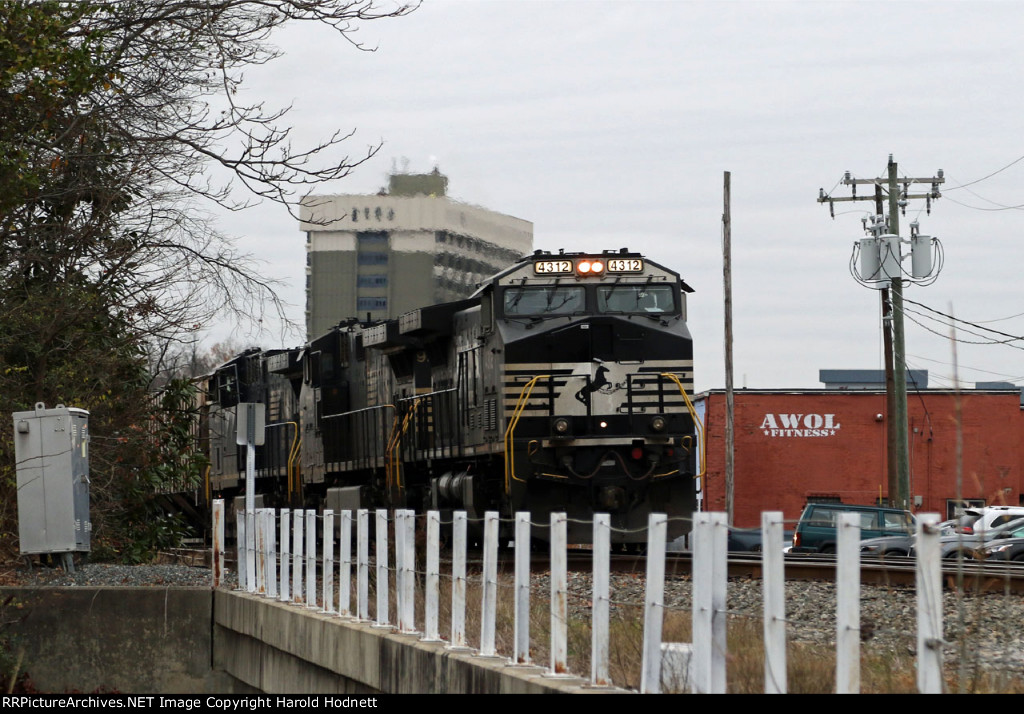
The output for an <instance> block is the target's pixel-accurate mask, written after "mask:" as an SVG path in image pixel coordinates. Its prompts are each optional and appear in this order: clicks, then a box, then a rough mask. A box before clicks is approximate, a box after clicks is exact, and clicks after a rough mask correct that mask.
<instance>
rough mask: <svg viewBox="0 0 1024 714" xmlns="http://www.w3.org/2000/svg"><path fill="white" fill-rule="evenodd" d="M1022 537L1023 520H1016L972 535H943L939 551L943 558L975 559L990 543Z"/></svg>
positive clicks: (912, 552) (1023, 534) (912, 551)
mask: <svg viewBox="0 0 1024 714" xmlns="http://www.w3.org/2000/svg"><path fill="white" fill-rule="evenodd" d="M1018 535H1019V536H1024V518H1016V519H1014V520H1011V521H1009V522H1007V523H1002V524H1001V525H998V526H994V527H991V528H987V529H983V530H978V531H976V532H974V533H954V534H953V535H944V536H942V537H941V538H940V539H939V549H940V553H941V556H942V557H943V558H956V557H957V556H958V555H961V554H962V555H963V556H964V557H965V558H973V557H977V555H978V554H980V552H981V550H982V548H983V547H984V546H985V545H987V544H988V543H991V542H992V541H996V540H1002V539H1006V538H1013V537H1016V536H1018ZM914 550H915V548H914V547H912V548H911V551H910V554H911V555H914Z"/></svg>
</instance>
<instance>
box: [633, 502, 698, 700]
mask: <svg viewBox="0 0 1024 714" xmlns="http://www.w3.org/2000/svg"><path fill="white" fill-rule="evenodd" d="M667 532H668V517H667V516H666V515H665V514H664V513H652V514H650V515H649V516H648V517H647V588H646V591H645V593H644V642H643V657H642V660H641V669H640V693H641V694H658V693H660V692H661V626H662V622H663V620H664V617H665V537H666V534H667ZM696 579H697V578H696V571H695V572H694V581H696Z"/></svg>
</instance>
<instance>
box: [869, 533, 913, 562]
mask: <svg viewBox="0 0 1024 714" xmlns="http://www.w3.org/2000/svg"><path fill="white" fill-rule="evenodd" d="M913 547H914V536H913V535H910V534H909V533H907V534H904V535H895V536H882V537H881V538H865V539H864V540H862V541H861V542H860V554H861V556H862V557H869V558H871V557H873V558H885V557H887V556H888V557H891V556H901V557H906V556H908V555H910V551H911V550H912V549H913Z"/></svg>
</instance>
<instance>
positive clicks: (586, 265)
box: [576, 260, 604, 275]
mask: <svg viewBox="0 0 1024 714" xmlns="http://www.w3.org/2000/svg"><path fill="white" fill-rule="evenodd" d="M576 272H577V273H579V274H580V275H600V274H601V273H603V272H604V263H603V262H601V261H600V260H581V261H580V262H579V263H577V264H576Z"/></svg>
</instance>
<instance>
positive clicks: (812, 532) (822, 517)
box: [792, 503, 914, 553]
mask: <svg viewBox="0 0 1024 714" xmlns="http://www.w3.org/2000/svg"><path fill="white" fill-rule="evenodd" d="M840 513H856V514H858V515H860V537H861V540H864V539H866V538H881V537H882V536H895V535H913V533H914V516H913V515H911V513H910V511H904V510H902V509H899V508H886V507H884V506H862V505H853V504H846V503H809V504H807V506H806V507H805V508H804V512H803V513H802V514H801V515H800V521H799V522H798V523H797V524H796V530H795V531H793V549H792V552H793V553H835V552H836V541H837V537H836V524H837V523H839V514H840Z"/></svg>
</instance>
